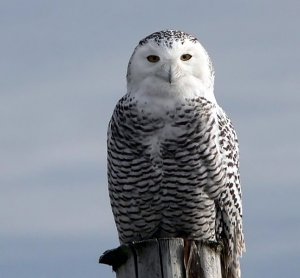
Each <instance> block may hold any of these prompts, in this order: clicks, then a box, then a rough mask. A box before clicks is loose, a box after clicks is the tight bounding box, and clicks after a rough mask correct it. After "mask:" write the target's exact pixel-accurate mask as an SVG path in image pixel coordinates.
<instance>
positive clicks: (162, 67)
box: [127, 30, 214, 100]
mask: <svg viewBox="0 0 300 278" xmlns="http://www.w3.org/2000/svg"><path fill="white" fill-rule="evenodd" d="M213 85H214V71H213V67H212V63H211V61H210V58H209V56H208V54H207V52H206V51H205V49H204V48H203V46H202V45H201V44H200V42H199V41H198V40H197V39H196V38H195V37H193V36H191V35H189V34H187V33H184V32H181V31H174V30H166V31H160V32H155V33H153V34H151V35H149V36H147V37H146V38H144V39H142V40H141V41H140V42H139V44H138V45H137V47H136V48H135V50H134V52H133V54H132V56H131V58H130V61H129V64H128V71H127V88H128V93H129V94H132V95H135V96H146V97H147V96H151V97H157V98H172V97H184V98H189V97H191V98H194V97H199V96H201V97H206V98H207V99H208V100H214V94H213Z"/></svg>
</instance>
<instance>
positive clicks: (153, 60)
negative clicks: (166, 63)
mask: <svg viewBox="0 0 300 278" xmlns="http://www.w3.org/2000/svg"><path fill="white" fill-rule="evenodd" d="M147 60H148V61H149V62H150V63H157V62H158V61H159V60H160V58H159V57H158V56H156V55H149V56H148V57H147Z"/></svg>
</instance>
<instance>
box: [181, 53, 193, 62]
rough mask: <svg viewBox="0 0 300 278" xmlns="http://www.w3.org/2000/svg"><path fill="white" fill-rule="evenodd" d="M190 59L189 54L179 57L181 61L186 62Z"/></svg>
mask: <svg viewBox="0 0 300 278" xmlns="http://www.w3.org/2000/svg"><path fill="white" fill-rule="evenodd" d="M191 58H192V55H190V54H183V55H181V57H180V60H182V61H188V60H190V59H191Z"/></svg>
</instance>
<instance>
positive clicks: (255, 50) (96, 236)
mask: <svg viewBox="0 0 300 278" xmlns="http://www.w3.org/2000/svg"><path fill="white" fill-rule="evenodd" d="M299 10H300V4H299V1H297V0H295V1H291V0H288V1H277V0H274V1H258V0H254V1H237V0H236V1H232V0H228V1H200V0H198V1H176V0H173V1H158V0H153V1H148V2H146V1H137V0H134V1H120V2H116V1H110V2H109V1H105V2H104V1H102V2H101V1H83V0H75V1H71V0H61V1H42V0H39V1H37V0H36V1H34V0H28V1H15V0H10V1H8V0H7V1H3V0H2V1H1V0H0V34H1V38H0V40H1V43H0V127H1V130H0V153H1V156H0V167H1V172H0V250H1V252H0V277H5V278H17V277H20V276H22V277H30V278H42V277H43V278H50V277H51V278H53V277H55V278H60V277H63V278H65V277H72V278H82V277H89V278H99V277H103V278H104V277H105V278H112V277H114V275H113V274H112V273H111V270H110V269H109V267H106V266H104V265H98V264H97V260H98V257H99V255H100V254H101V253H102V252H103V251H105V250H106V249H110V248H113V247H116V246H117V245H118V240H117V233H116V229H115V224H114V221H113V216H112V213H111V210H110V204H109V198H108V191H107V181H106V129H107V124H108V121H109V118H110V116H111V113H112V110H113V108H114V105H115V103H116V102H117V100H118V99H119V98H120V97H121V96H122V95H123V94H124V93H125V89H126V83H125V75H126V67H127V63H128V60H129V57H130V56H131V53H132V51H133V49H134V47H135V46H136V44H137V43H138V41H139V40H140V39H141V38H143V37H145V36H146V35H148V34H150V33H152V32H154V31H159V30H162V29H167V28H172V29H179V30H183V31H186V32H190V33H192V34H194V35H195V36H197V37H198V38H199V40H200V41H201V42H202V44H203V45H204V46H205V47H206V49H207V51H208V52H209V54H210V56H211V58H212V60H213V63H214V67H215V71H216V92H215V94H216V97H217V100H218V102H219V103H220V104H221V106H222V107H223V108H224V109H225V110H226V112H227V113H228V114H229V115H230V117H231V118H232V120H233V122H234V124H235V127H236V129H237V132H238V135H239V139H240V145H241V175H242V185H243V192H244V196H243V198H244V214H245V217H244V221H245V233H246V243H247V253H246V254H245V256H244V258H243V260H242V267H243V269H242V271H243V274H244V275H243V277H244V278H252V277H273V278H276V277H278V278H279V277H295V276H296V275H297V274H299V271H300V265H299V261H300V256H299V249H300V241H299V234H300V215H299V211H300V202H299V201H298V198H299V195H300V182H299V180H300V171H299V156H300V148H299V137H300V131H299V121H300V109H299V107H300V94H299V92H300V81H299V80H300V79H299V64H300V54H299V49H300V36H299V30H298V29H299V26H300V17H299Z"/></svg>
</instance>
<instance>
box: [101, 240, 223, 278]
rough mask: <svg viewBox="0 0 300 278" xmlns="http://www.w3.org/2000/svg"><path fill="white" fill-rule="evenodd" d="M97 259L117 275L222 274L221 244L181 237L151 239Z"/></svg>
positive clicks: (193, 277) (203, 277)
mask: <svg viewBox="0 0 300 278" xmlns="http://www.w3.org/2000/svg"><path fill="white" fill-rule="evenodd" d="M99 262H100V263H103V264H108V265H111V266H112V267H113V270H114V271H115V272H116V277H117V278H221V277H222V274H221V263H220V246H218V245H216V244H209V243H203V242H200V241H184V240H183V239H182V238H166V239H150V240H145V241H140V242H135V243H132V244H128V245H121V246H120V247H118V248H116V249H113V250H108V251H106V252H105V253H104V254H103V255H102V256H101V257H100V259H99Z"/></svg>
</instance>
